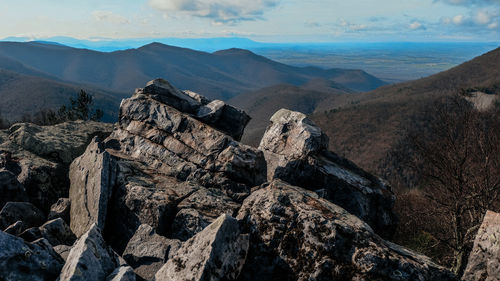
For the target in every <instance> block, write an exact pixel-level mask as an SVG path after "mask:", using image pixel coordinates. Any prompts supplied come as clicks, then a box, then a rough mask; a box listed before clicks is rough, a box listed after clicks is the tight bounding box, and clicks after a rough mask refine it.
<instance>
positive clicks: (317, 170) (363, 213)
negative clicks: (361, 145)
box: [259, 109, 397, 237]
mask: <svg viewBox="0 0 500 281" xmlns="http://www.w3.org/2000/svg"><path fill="white" fill-rule="evenodd" d="M327 144H328V138H327V137H326V135H325V134H324V133H323V132H322V131H321V129H320V128H319V127H317V126H316V125H314V123H313V122H312V121H310V120H309V119H308V118H307V117H306V116H305V115H304V114H302V113H299V112H293V111H289V110H286V109H281V110H279V111H278V112H276V113H275V114H274V115H273V116H272V117H271V124H270V125H269V126H268V128H267V130H266V132H265V134H264V136H263V138H262V141H261V143H260V146H259V148H260V149H262V150H263V151H264V154H265V157H266V161H267V168H268V173H267V175H268V180H269V181H271V180H273V179H281V180H283V181H286V182H288V183H290V184H292V185H297V186H300V187H303V188H306V189H309V190H313V191H316V192H318V194H321V196H322V197H324V198H325V199H328V200H330V201H331V202H333V203H335V204H337V205H339V206H341V207H343V208H345V209H346V210H347V211H349V212H350V213H352V214H354V215H356V216H358V217H359V218H360V219H362V220H364V221H365V222H367V223H368V224H369V225H370V226H371V227H372V228H373V229H374V230H375V232H377V233H378V234H380V235H382V236H384V237H390V236H391V235H392V233H393V231H394V230H395V226H396V224H397V220H396V216H395V214H394V212H393V211H392V208H393V205H394V200H395V197H394V194H393V193H392V191H391V188H390V186H389V185H388V184H387V183H386V182H385V181H383V180H382V179H380V178H378V177H376V176H374V175H371V174H369V173H367V172H365V171H363V170H362V169H360V168H359V167H357V166H356V165H355V164H353V163H352V162H350V161H349V160H347V159H344V158H342V157H339V156H338V155H336V154H335V153H333V152H330V151H328V150H327Z"/></svg>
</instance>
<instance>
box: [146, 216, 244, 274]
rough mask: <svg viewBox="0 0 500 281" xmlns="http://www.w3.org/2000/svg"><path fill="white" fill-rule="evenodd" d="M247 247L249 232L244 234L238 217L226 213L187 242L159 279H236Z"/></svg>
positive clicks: (164, 267)
mask: <svg viewBox="0 0 500 281" xmlns="http://www.w3.org/2000/svg"><path fill="white" fill-rule="evenodd" d="M247 250H248V235H244V234H241V230H240V227H239V225H238V221H237V220H235V219H234V218H232V217H229V216H227V215H225V214H224V215H222V216H220V217H219V218H218V219H217V220H215V221H214V222H213V223H212V224H210V225H209V226H208V227H206V228H205V229H204V230H203V231H202V232H200V233H198V234H196V235H195V236H193V237H192V238H191V239H189V240H188V241H186V242H185V243H184V244H183V245H182V246H181V248H180V249H179V250H178V251H177V252H176V254H175V255H174V257H172V258H171V259H169V260H168V261H167V263H166V264H165V265H164V266H163V267H162V268H161V269H160V270H159V271H158V272H157V273H156V276H155V280H156V281H163V280H176V281H183V280H186V281H188V280H189V281H197V280H200V281H201V280H214V281H215V280H236V279H237V278H238V275H239V273H240V270H241V268H242V266H243V264H244V263H245V258H246V255H247Z"/></svg>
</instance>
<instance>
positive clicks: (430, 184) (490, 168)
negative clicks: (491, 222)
mask: <svg viewBox="0 0 500 281" xmlns="http://www.w3.org/2000/svg"><path fill="white" fill-rule="evenodd" d="M499 128H500V118H499V113H498V109H491V110H488V111H484V112H480V111H478V110H476V109H475V108H474V106H473V105H472V104H470V103H469V102H468V101H467V100H465V99H464V98H463V97H462V96H459V95H456V96H453V97H450V98H446V99H445V100H444V101H439V102H436V103H435V104H434V105H433V106H431V107H430V108H429V109H428V110H427V111H426V112H425V114H423V115H420V117H419V118H417V119H415V120H413V122H412V124H411V125H410V126H408V128H407V130H406V133H405V136H404V137H403V139H402V141H401V142H400V143H399V144H398V145H397V146H396V148H395V149H393V151H392V152H391V157H389V159H391V161H389V162H390V163H392V165H388V167H389V169H387V167H386V169H385V170H386V171H387V170H391V169H390V167H391V166H392V167H393V168H394V169H393V170H392V171H391V172H392V175H390V174H389V176H390V177H392V178H394V179H397V180H398V181H399V183H403V184H404V185H406V186H408V187H410V188H417V189H419V190H420V191H421V192H422V193H423V195H424V196H425V197H426V198H427V199H428V200H429V203H430V204H432V208H433V212H435V213H436V216H440V218H441V221H440V223H439V224H438V225H434V226H433V227H434V229H427V231H429V232H430V233H431V234H432V235H433V236H434V237H435V239H436V240H437V241H438V242H439V243H440V244H441V246H443V245H444V246H446V247H447V248H448V249H450V251H451V256H452V260H451V262H450V265H451V266H452V268H453V271H454V272H455V273H456V274H457V275H460V274H461V273H462V272H463V270H464V267H465V261H466V259H467V255H468V253H469V252H470V248H471V245H472V241H473V239H474V236H475V234H476V232H477V229H478V227H479V225H480V223H481V221H482V218H483V216H484V214H485V212H486V210H488V209H495V208H496V205H497V204H498V202H499V200H500V131H499Z"/></svg>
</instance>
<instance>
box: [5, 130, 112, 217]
mask: <svg viewBox="0 0 500 281" xmlns="http://www.w3.org/2000/svg"><path fill="white" fill-rule="evenodd" d="M112 128H113V125H112V124H104V123H98V122H90V121H89V122H83V121H74V122H66V123H62V124H58V125H54V126H37V125H33V124H28V123H21V124H15V125H13V126H12V127H11V128H10V129H8V130H2V131H0V177H1V178H2V179H5V180H2V183H1V184H0V191H2V194H4V195H5V197H2V198H1V199H0V208H1V207H2V206H3V204H4V203H5V202H8V201H13V202H16V201H28V202H31V203H33V204H34V205H35V206H37V207H38V208H40V209H41V210H42V211H44V212H46V213H48V211H49V208H50V206H51V205H52V204H53V203H55V202H56V201H57V200H58V199H59V198H62V197H68V187H69V180H68V169H69V164H70V163H71V162H72V161H73V159H74V158H76V157H77V156H79V155H80V154H82V153H83V151H85V148H86V147H87V145H88V144H89V142H90V140H91V139H92V138H93V137H94V136H101V137H106V136H107V135H109V133H110V132H111V130H112ZM4 192H5V193H4ZM20 197H21V198H20Z"/></svg>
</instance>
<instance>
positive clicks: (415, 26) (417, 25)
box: [409, 21, 425, 30]
mask: <svg viewBox="0 0 500 281" xmlns="http://www.w3.org/2000/svg"><path fill="white" fill-rule="evenodd" d="M409 27H410V29H411V30H418V29H423V30H425V26H423V25H422V24H421V23H420V22H418V21H414V22H412V23H410V25H409Z"/></svg>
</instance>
